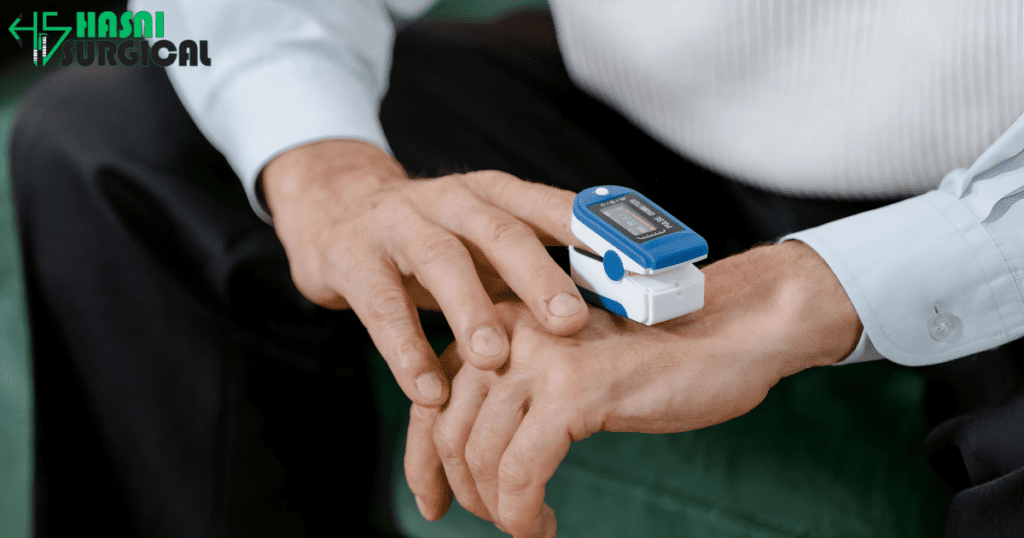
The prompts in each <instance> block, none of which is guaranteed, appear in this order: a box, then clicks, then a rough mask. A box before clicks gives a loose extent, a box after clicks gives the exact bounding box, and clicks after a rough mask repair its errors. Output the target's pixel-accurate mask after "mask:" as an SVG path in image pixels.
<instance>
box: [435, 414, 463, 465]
mask: <svg viewBox="0 0 1024 538" xmlns="http://www.w3.org/2000/svg"><path fill="white" fill-rule="evenodd" d="M434 446H435V447H437V455H438V457H440V458H441V461H443V462H444V463H445V465H450V464H457V463H460V462H461V461H462V454H460V453H459V449H458V444H457V443H456V441H455V435H454V432H452V431H451V428H450V427H448V425H447V424H446V423H444V422H441V421H439V422H438V424H437V427H435V428H434Z"/></svg>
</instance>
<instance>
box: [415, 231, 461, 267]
mask: <svg viewBox="0 0 1024 538" xmlns="http://www.w3.org/2000/svg"><path fill="white" fill-rule="evenodd" d="M462 248H463V246H462V242H460V241H459V240H458V239H456V238H455V236H453V235H451V234H447V233H435V234H431V235H430V236H429V237H427V238H425V239H424V240H423V241H422V242H421V243H420V244H419V246H418V247H417V259H418V260H419V263H420V265H422V266H424V267H431V266H435V265H441V264H444V263H446V262H449V261H452V260H454V259H455V258H457V257H458V256H460V255H461V252H460V249H462Z"/></svg>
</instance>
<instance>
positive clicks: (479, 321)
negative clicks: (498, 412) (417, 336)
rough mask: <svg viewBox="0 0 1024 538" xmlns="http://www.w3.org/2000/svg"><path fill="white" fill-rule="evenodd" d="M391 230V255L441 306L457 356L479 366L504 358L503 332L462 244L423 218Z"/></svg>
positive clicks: (497, 363) (505, 341)
mask: <svg viewBox="0 0 1024 538" xmlns="http://www.w3.org/2000/svg"><path fill="white" fill-rule="evenodd" d="M409 220H410V221H411V220H413V219H409ZM394 232H395V233H396V234H397V236H398V237H397V238H396V239H397V245H396V247H397V248H398V249H399V251H400V252H399V253H396V254H399V255H400V256H401V259H402V260H403V261H404V262H405V264H407V265H408V266H409V270H411V272H412V273H413V274H414V275H415V276H416V279H417V280H418V281H419V282H420V283H421V284H423V286H424V287H425V288H427V289H428V290H430V293H431V295H433V297H434V299H435V300H436V301H437V304H438V306H440V307H441V311H442V312H444V315H445V318H446V319H447V320H448V324H449V325H450V326H451V328H452V332H453V333H454V334H455V340H456V341H457V342H458V343H459V346H460V347H459V351H460V354H461V356H462V357H463V358H464V359H466V360H467V361H469V363H470V364H472V365H474V366H476V367H478V368H481V369H485V370H493V369H494V368H497V367H498V366H501V365H502V364H503V363H504V362H505V360H506V359H508V350H509V343H508V336H507V335H506V334H505V328H504V326H503V325H502V323H501V319H500V318H499V317H498V312H497V311H496V310H495V309H494V303H493V302H491V298H490V296H489V295H488V294H487V290H485V289H484V286H483V284H481V282H480V276H479V275H478V274H477V270H476V266H475V265H474V263H473V258H472V257H471V256H470V254H469V251H467V250H466V247H465V246H463V244H462V242H461V241H459V239H458V238H457V237H455V236H454V235H452V234H451V233H450V232H448V231H447V230H445V229H444V228H442V227H440V226H438V225H437V224H434V223H432V222H429V221H426V220H420V221H419V222H417V223H411V224H409V225H404V226H396V227H395V229H394Z"/></svg>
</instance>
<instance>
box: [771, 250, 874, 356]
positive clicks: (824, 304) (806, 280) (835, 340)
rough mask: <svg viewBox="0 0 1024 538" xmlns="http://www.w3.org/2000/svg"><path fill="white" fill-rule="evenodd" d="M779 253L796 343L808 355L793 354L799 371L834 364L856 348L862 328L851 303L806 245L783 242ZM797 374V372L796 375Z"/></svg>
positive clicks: (820, 260)
mask: <svg viewBox="0 0 1024 538" xmlns="http://www.w3.org/2000/svg"><path fill="white" fill-rule="evenodd" d="M771 248H775V249H779V250H780V252H782V253H783V254H782V255H783V257H784V259H785V260H786V262H787V263H786V264H785V266H786V268H787V271H786V272H785V273H786V277H787V278H788V279H789V281H790V286H789V293H790V294H791V299H792V300H793V301H794V302H795V303H796V305H797V307H796V312H798V315H797V316H796V322H797V323H798V324H799V325H801V326H796V327H792V329H795V330H796V331H798V336H797V338H796V341H799V342H802V343H803V344H804V345H805V346H806V350H807V353H795V354H794V355H796V356H799V357H801V359H803V360H801V361H798V364H796V365H795V366H796V367H798V368H799V370H803V369H806V368H810V367H814V366H825V365H830V364H835V363H837V362H839V361H841V360H843V359H844V358H846V357H847V356H848V355H849V354H850V353H852V352H853V350H854V349H855V348H856V347H857V343H858V342H859V340H860V335H861V331H862V330H863V325H862V324H861V322H860V317H859V316H858V315H857V311H856V309H854V307H853V303H852V302H851V301H850V298H849V296H847V294H846V291H845V290H844V289H843V286H842V284H840V282H839V279H838V278H836V276H835V274H834V273H833V272H832V269H831V268H830V267H829V266H828V264H827V263H825V260H823V259H822V258H821V256H819V255H818V253H817V252H815V250H814V249H812V248H811V247H810V246H808V245H807V244H806V243H804V242H802V241H799V240H791V241H785V242H783V243H780V244H778V245H773V246H772V247H771ZM799 370H798V371H799Z"/></svg>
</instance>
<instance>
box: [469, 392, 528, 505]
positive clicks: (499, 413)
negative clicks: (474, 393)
mask: <svg viewBox="0 0 1024 538" xmlns="http://www.w3.org/2000/svg"><path fill="white" fill-rule="evenodd" d="M529 405H530V403H529V400H528V399H527V398H526V397H525V395H524V394H523V393H522V392H519V391H515V392H510V391H502V390H501V389H498V388H497V386H495V385H492V386H491V389H490V391H489V392H488V395H487V399H486V400H485V401H484V403H483V405H482V406H481V407H480V412H479V413H478V414H477V417H476V423H475V424H474V425H473V430H472V432H471V433H470V435H469V440H468V442H467V443H466V465H467V466H468V467H469V471H470V473H471V474H472V475H473V481H474V482H475V483H476V489H477V492H478V493H479V495H480V499H481V500H482V501H483V503H484V505H485V506H487V511H488V512H490V513H491V514H496V513H497V508H498V465H499V464H500V463H501V455H502V454H503V453H504V452H505V448H506V447H508V444H509V442H510V441H511V440H512V436H513V435H515V433H516V429H518V428H519V424H520V423H521V422H522V420H523V416H524V415H525V414H526V411H527V410H528V409H529Z"/></svg>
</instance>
